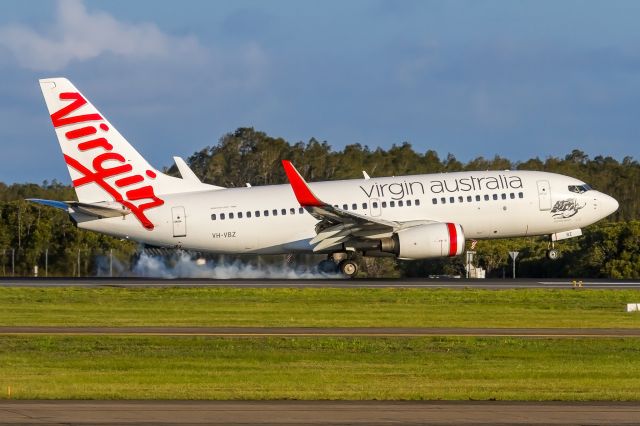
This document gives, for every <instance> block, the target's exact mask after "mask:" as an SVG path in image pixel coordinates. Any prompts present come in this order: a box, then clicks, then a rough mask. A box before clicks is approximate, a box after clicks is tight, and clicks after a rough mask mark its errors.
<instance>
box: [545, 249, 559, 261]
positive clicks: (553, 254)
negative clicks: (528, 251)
mask: <svg viewBox="0 0 640 426" xmlns="http://www.w3.org/2000/svg"><path fill="white" fill-rule="evenodd" d="M558 257H560V252H559V251H558V250H555V249H554V250H547V259H549V260H557V259H558Z"/></svg>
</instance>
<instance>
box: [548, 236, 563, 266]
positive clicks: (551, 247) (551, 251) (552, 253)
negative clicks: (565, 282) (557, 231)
mask: <svg viewBox="0 0 640 426" xmlns="http://www.w3.org/2000/svg"><path fill="white" fill-rule="evenodd" d="M559 257H560V252H559V251H558V250H556V244H555V241H553V237H552V236H551V235H549V244H548V245H547V259H549V260H557V259H558V258H559Z"/></svg>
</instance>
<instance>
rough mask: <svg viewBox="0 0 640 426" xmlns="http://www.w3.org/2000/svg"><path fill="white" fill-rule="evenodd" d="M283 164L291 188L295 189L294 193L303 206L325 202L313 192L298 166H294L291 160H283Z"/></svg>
mask: <svg viewBox="0 0 640 426" xmlns="http://www.w3.org/2000/svg"><path fill="white" fill-rule="evenodd" d="M282 166H283V167H284V172H285V173H286V174H287V179H289V183H290V184H291V189H293V193H294V194H295V196H296V198H297V199H298V202H299V203H300V205H301V206H302V207H320V206H323V205H324V204H325V203H323V202H322V201H320V199H319V198H318V197H316V196H315V194H314V193H313V192H311V188H309V185H308V184H307V182H305V180H304V178H303V177H302V176H301V175H300V173H299V172H298V171H297V170H296V168H295V167H293V164H291V161H289V160H282Z"/></svg>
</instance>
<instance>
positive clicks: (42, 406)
mask: <svg viewBox="0 0 640 426" xmlns="http://www.w3.org/2000/svg"><path fill="white" fill-rule="evenodd" d="M639 422H640V404H638V403H561V402H549V403H537V402H534V403H526V402H524V403H522V402H491V401H488V402H467V401H464V402H385V401H365V402H356V401H310V402H305V401H234V402H224V401H202V402H199V401H1V402H0V425H25V424H40V425H42V424H46V425H87V424H91V425H202V424H210V425H220V424H224V425H249V424H254V425H273V424H286V425H344V424H350V425H365V424H366V425H393V424H403V425H422V424H430V425H633V424H636V425H637V424H638V423H639Z"/></svg>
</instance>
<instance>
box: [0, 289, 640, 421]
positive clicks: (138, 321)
mask: <svg viewBox="0 0 640 426" xmlns="http://www.w3.org/2000/svg"><path fill="white" fill-rule="evenodd" d="M503 283H504V281H503ZM43 284H44V285H43ZM67 284H70V283H69V282H68V281H67ZM72 284H74V286H68V285H65V282H64V281H60V280H57V281H56V280H49V281H24V280H5V281H3V282H2V285H3V286H2V287H0V311H1V312H3V317H2V318H3V319H2V327H1V328H0V397H1V398H3V399H5V401H4V402H2V404H4V405H1V404H0V414H2V413H4V414H3V415H2V416H0V417H1V418H2V419H5V420H6V421H5V424H9V423H12V424H21V422H22V423H25V420H24V419H25V418H26V417H20V416H32V417H31V419H32V420H33V422H45V423H46V420H47V419H49V423H50V424H56V423H55V422H59V423H65V422H66V423H67V424H68V423H77V424H82V423H83V421H85V420H87V419H90V418H91V416H90V415H89V416H88V417H87V416H85V417H84V419H85V420H82V419H83V417H82V416H83V414H82V413H84V414H85V415H87V414H90V413H92V412H93V413H95V412H101V410H103V409H104V410H106V411H109V410H112V409H113V410H120V411H111V414H110V415H106V417H104V419H105V420H104V423H105V424H109V423H112V424H113V423H118V424H126V423H127V422H129V423H131V424H135V423H140V422H143V421H146V422H149V421H151V422H153V423H162V422H165V423H167V424H170V423H174V424H184V423H187V419H191V420H189V422H192V423H193V424H197V423H203V422H206V421H205V420H206V419H209V423H211V419H212V418H214V417H215V418H216V419H228V420H229V421H222V420H221V421H220V422H221V423H232V420H233V421H236V422H240V421H242V420H243V419H244V420H247V421H246V422H245V423H263V424H268V423H286V422H289V423H291V424H294V423H299V424H305V423H306V424H343V423H358V422H360V423H363V424H364V423H367V424H375V423H383V422H392V421H395V422H397V423H405V424H406V423H414V424H422V423H425V422H427V423H430V424H472V423H474V422H475V423H476V424H498V423H502V424H534V423H538V424H584V423H587V421H586V420H585V421H583V420H580V419H592V420H593V422H594V423H597V424H625V423H626V424H633V421H635V422H639V421H640V417H639V410H640V408H639V405H638V404H637V402H638V401H639V400H640V385H639V384H638V383H640V380H639V378H640V364H639V363H638V362H637V360H638V359H640V339H638V337H639V336H640V331H639V330H640V327H639V326H640V315H639V314H638V313H635V314H634V313H627V312H625V306H626V303H632V302H634V303H637V302H640V289H639V288H638V283H635V282H615V283H610V282H604V281H598V282H595V281H593V282H590V281H584V282H583V287H582V288H576V289H574V287H573V283H571V282H567V281H563V282H531V281H523V282H518V281H516V282H509V284H510V285H508V286H505V285H504V284H502V286H498V284H500V283H487V282H483V283H482V284H483V287H481V288H474V285H473V282H454V283H450V282H448V281H447V282H434V281H426V282H425V281H422V282H418V281H411V282H400V283H397V284H398V285H394V283H393V282H387V281H383V282H381V281H372V282H367V283H361V282H359V281H355V282H353V281H348V282H344V281H341V280H338V281H331V282H312V283H309V282H306V283H305V282H300V283H298V282H293V283H286V282H285V283H282V282H280V283H278V282H269V283H265V282H261V281H251V282H247V281H242V282H209V281H197V282H194V281H187V282H184V283H183V282H177V281H170V282H167V281H157V280H156V281H149V280H145V281H144V282H141V281H140V280H129V281H110V280H100V281H93V280H84V281H74V282H73V283H72ZM354 284H356V285H357V287H353V288H350V286H353V285H354ZM358 284H361V285H358ZM265 286H269V287H273V288H264V287H265ZM484 286H492V287H484ZM602 288H605V289H602ZM9 392H10V393H11V395H10V396H9ZM9 397H10V398H11V399H16V398H17V399H20V400H22V401H8V400H6V399H8V398H9ZM30 399H39V400H41V399H104V400H107V401H105V402H95V403H91V402H87V403H84V404H88V405H82V404H83V403H73V402H61V403H59V405H56V403H47V402H27V400H30ZM113 399H129V400H141V399H144V400H154V399H162V400H175V401H174V402H171V401H165V402H153V401H149V402H139V403H130V404H129V405H127V403H124V405H122V406H119V405H118V404H119V403H116V402H108V400H113ZM185 399H195V400H211V399H217V400H254V402H233V403H231V402H229V403H228V404H227V405H225V403H221V402H220V403H210V402H204V401H203V402H200V403H195V402H194V403H188V402H181V400H185ZM292 399H293V400H309V401H313V400H336V399H338V400H352V401H360V400H362V401H366V400H386V401H387V402H381V403H376V402H362V403H361V402H344V403H332V402H298V403H291V404H289V403H285V402H255V401H260V400H292ZM393 400H408V401H412V400H413V401H420V400H431V401H437V400H458V401H461V402H459V403H442V404H439V403H435V402H431V403H418V402H414V403H411V402H404V403H393V402H389V401H393ZM470 400H472V401H475V400H480V401H492V400H497V401H509V400H513V401H531V402H528V403H522V402H520V403H503V402H495V403H492V402H485V403H476V402H466V403H465V402H463V401H470ZM557 400H561V401H565V403H562V404H559V403H540V402H539V401H557ZM575 401H583V403H580V404H576V403H575ZM603 401H613V403H609V402H606V403H604V402H603ZM618 401H628V402H627V403H624V404H620V403H618ZM6 404H9V405H6ZM11 404H17V405H11ZM21 404H22V405H21ZM47 404H50V405H47ZM51 404H52V405H51ZM74 404H75V405H74ZM91 404H94V405H91ZM101 404H103V405H102V408H101ZM109 404H112V405H109ZM163 404H165V405H163ZM190 404H196V405H194V406H192V407H191V408H190ZM198 404H200V405H198ZM305 404H306V405H305ZM314 404H317V405H314ZM394 404H400V405H394ZM401 404H408V405H406V406H402V405H401ZM518 404H520V405H518ZM545 404H546V405H545ZM65 407H66V408H65ZM83 407H84V408H83ZM87 407H89V408H87ZM105 407H111V408H105ZM114 407H119V408H117V409H116V408H114ZM123 407H124V408H123ZM127 407H128V408H127ZM399 407H404V408H399ZM514 407H515V408H514ZM3 410H4V411H3ZM187 411H192V412H193V414H192V415H191V417H189V416H187V415H186V414H185V415H184V417H180V414H179V413H184V412H187ZM163 412H164V413H168V414H166V416H165V417H163V418H162V421H160V420H158V421H156V419H157V417H155V416H156V415H159V413H163ZM6 413H13V414H12V417H9V415H8V414H6ZM74 413H75V414H74ZM144 413H147V414H146V415H145V414H144ZM149 413H154V414H153V415H151V414H149ZM171 413H173V414H171ZM234 413H235V414H234ZM239 413H243V414H239ZM248 413H253V414H254V416H253V417H251V416H250V415H249V414H248ZM473 413H476V414H473ZM527 413H528V414H527ZM74 415H76V416H77V417H73V416H74ZM47 416H49V417H47ZM149 416H151V417H149ZM247 416H249V417H247ZM412 416H413V417H412ZM251 418H252V419H253V420H251ZM21 419H22V420H21ZM172 419H173V420H172ZM176 419H177V421H174V420H176ZM203 419H204V420H203ZM9 420H11V421H9ZM94 420H95V418H94ZM270 420H274V421H270ZM216 421H218V420H216ZM88 422H89V423H91V421H88ZM0 423H2V420H0ZM27 423H28V422H27ZM85 423H86V421H85Z"/></svg>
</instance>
